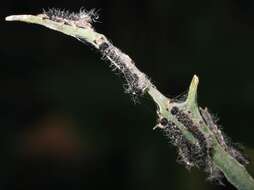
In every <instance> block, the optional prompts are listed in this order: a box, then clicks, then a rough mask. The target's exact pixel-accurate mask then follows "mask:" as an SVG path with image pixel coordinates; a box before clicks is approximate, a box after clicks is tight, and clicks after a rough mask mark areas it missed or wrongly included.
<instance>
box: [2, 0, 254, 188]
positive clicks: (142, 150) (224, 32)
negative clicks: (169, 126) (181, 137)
mask: <svg viewBox="0 0 254 190" xmlns="http://www.w3.org/2000/svg"><path fill="white" fill-rule="evenodd" d="M51 7H56V8H65V9H69V10H71V11H79V9H80V8H81V7H85V8H87V9H90V8H98V9H100V11H99V13H100V21H101V23H96V25H95V27H96V29H97V31H99V32H101V33H104V34H105V35H107V36H108V37H109V39H111V40H112V41H113V42H114V44H115V45H116V46H118V47H119V48H121V49H122V50H123V51H124V52H126V53H128V54H129V55H130V56H131V57H132V58H133V59H134V60H135V61H136V65H137V66H138V67H139V68H140V69H141V70H142V71H144V72H145V73H146V74H147V75H148V76H149V77H151V79H152V81H153V82H154V83H155V84H156V85H157V87H158V88H159V89H160V90H161V91H162V92H163V93H164V94H165V95H167V96H169V97H175V96H177V95H179V94H180V95H184V94H185V93H186V90H187V88H188V85H189V82H190V80H191V78H192V76H193V75H194V74H197V75H198V76H199V77H200V86H199V103H200V105H201V106H203V107H204V106H208V107H209V108H210V109H211V110H212V111H213V112H214V113H215V115H216V116H218V118H219V119H220V120H219V123H220V124H222V125H223V128H224V131H225V132H226V134H228V135H229V136H230V137H231V138H232V139H233V141H234V142H241V143H242V144H243V145H245V147H246V149H245V151H246V152H247V153H248V155H249V157H250V158H251V159H252V160H254V149H252V148H254V139H253V134H254V126H253V113H254V110H253V109H254V108H253V106H254V98H253V97H254V75H253V69H254V67H253V62H254V56H253V50H254V48H253V46H254V1H253V0H225V1H223V0H211V1H203V0H192V1H189V0H182V1H180V0H157V1H154V0H146V1H144V0H136V1H134V0H132V1H130V0H129V1H128V0H111V1H106V0H86V1H84V0H72V1H67V0H52V1H50V0H43V1H42V0H36V1H35V0H34V1H32V0H2V1H1V8H0V15H1V22H0V29H1V30H0V42H1V45H0V58H1V60H0V139H1V144H0V147H1V151H0V152H1V154H0V155H1V156H0V175H1V177H0V188H1V189H3V190H14V189H19V190H21V189H22V190H23V189H24V190H30V189H31V190H32V189H33V190H34V189H43V190H51V189H52V190H53V189H54V190H56V189H62V190H65V189H68V190H69V189H73V190H76V189H82V190H83V189H112V190H113V189H118V190H120V189H126V190H135V189H139V190H140V189H146V190H150V189H151V190H154V189H160V190H162V189H174V190H181V189H185V190H188V189H196V190H199V189H207V190H215V189H216V190H218V189H234V188H233V187H232V186H230V185H229V184H227V183H226V186H224V187H223V186H217V185H215V184H211V183H209V182H207V181H206V180H205V179H206V176H205V174H204V173H203V172H200V171H198V170H195V169H194V170H192V171H191V172H188V171H187V170H185V169H184V167H183V166H181V165H179V164H177V163H176V161H175V160H176V151H175V149H174V148H173V147H172V146H170V145H169V144H168V143H167V139H166V138H165V137H163V135H162V133H160V132H159V131H153V130H152V128H153V127H154V125H155V123H156V115H155V106H154V105H153V103H152V102H151V101H150V100H149V98H146V97H144V98H141V99H139V101H140V103H137V104H135V103H134V102H133V101H132V98H131V97H130V96H129V95H127V94H124V92H123V87H122V84H123V81H121V80H119V79H120V78H119V76H117V75H115V74H112V72H111V71H110V69H109V68H108V63H104V62H103V61H102V60H101V59H100V55H99V54H98V53H96V52H95V51H91V49H89V48H88V47H86V46H85V45H84V44H81V43H80V42H78V41H77V40H75V39H72V38H70V37H68V36H65V35H63V34H60V33H57V32H54V31H50V30H48V29H46V28H43V27H40V26H36V25H27V24H24V23H6V22H5V21H4V18H5V16H7V15H11V14H23V13H30V14H38V13H40V12H41V11H42V9H43V8H45V9H47V8H51ZM251 147H252V148H251ZM248 169H249V171H250V172H251V173H252V174H254V167H253V165H249V167H248Z"/></svg>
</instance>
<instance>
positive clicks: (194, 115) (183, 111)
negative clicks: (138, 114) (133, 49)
mask: <svg viewBox="0 0 254 190" xmlns="http://www.w3.org/2000/svg"><path fill="white" fill-rule="evenodd" d="M57 11H58V10H57ZM54 13H56V14H55V15H54ZM85 14H86V12H85ZM63 15H64V14H63V12H62V11H60V12H59V11H58V12H56V11H55V10H54V11H53V15H52V11H51V12H50V14H49V13H44V14H40V15H36V16H33V15H14V16H9V17H6V20H7V21H22V22H27V23H33V24H39V25H43V26H45V27H47V28H50V29H52V30H56V31H59V32H62V33H64V34H66V35H69V36H72V37H74V38H76V39H78V40H80V41H82V42H85V43H88V44H90V45H92V46H93V47H94V48H96V49H98V50H99V51H100V53H101V54H102V57H103V58H104V59H105V60H108V61H109V62H110V63H111V65H112V66H113V67H114V69H116V70H118V71H120V72H121V73H122V75H123V77H124V78H125V80H126V81H127V84H128V88H127V89H126V90H127V92H128V93H131V94H134V95H143V94H144V93H148V94H149V95H150V96H151V97H152V99H153V100H154V102H155V103H156V104H157V106H158V110H157V114H158V118H159V119H158V124H157V125H156V127H155V128H159V129H161V130H162V131H163V132H164V133H165V134H166V135H167V137H168V138H169V139H170V141H171V143H172V144H173V145H175V146H176V148H177V150H178V153H179V157H180V161H181V162H182V163H183V164H185V166H186V167H187V168H190V167H192V166H196V167H198V168H200V169H203V170H204V171H205V172H207V173H208V174H209V177H210V178H215V179H216V180H218V179H219V176H220V175H219V174H222V175H224V176H225V177H226V178H227V179H228V181H229V182H230V183H232V184H233V185H234V186H235V187H236V188H238V189H239V190H253V189H254V180H253V178H252V177H251V176H250V175H249V173H248V172H247V170H246V169H245V167H244V165H245V164H247V160H246V159H245V158H244V157H243V156H242V155H241V153H240V152H239V151H238V150H236V149H235V148H234V147H232V146H231V145H230V144H229V143H228V142H226V141H225V140H224V139H225V138H224V136H223V135H222V133H221V131H220V129H219V128H218V127H217V125H216V122H215V121H213V119H212V117H211V114H210V113H209V112H208V110H207V109H202V108H200V107H199V106H198V104H197V86H198V82H199V80H198V77H197V76H196V75H195V76H194V77H193V80H192V82H191V85H190V88H189V92H188V96H187V99H186V100H185V101H182V102H180V101H174V100H171V99H169V98H167V97H165V96H164V95H163V94H161V93H160V91H159V90H157V88H156V87H155V86H154V85H153V84H152V83H151V82H150V80H149V79H148V78H147V77H146V75H145V74H144V73H142V72H141V71H140V70H139V69H138V68H137V67H136V66H135V63H134V62H133V60H132V59H131V58H130V57H129V56H128V55H126V54H124V53H123V52H121V51H120V50H119V49H118V48H116V47H115V46H114V45H113V44H112V43H111V42H110V41H109V40H108V39H107V38H106V37H105V36H104V35H102V34H100V33H97V32H96V31H95V30H94V29H93V27H92V25H91V20H92V19H91V18H89V16H90V15H88V14H87V15H84V13H82V14H79V15H73V14H72V15H71V16H70V15H69V16H68V15H67V16H66V15H64V16H63ZM84 18H85V19H86V20H84Z"/></svg>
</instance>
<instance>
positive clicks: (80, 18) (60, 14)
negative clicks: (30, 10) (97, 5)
mask: <svg viewBox="0 0 254 190" xmlns="http://www.w3.org/2000/svg"><path fill="white" fill-rule="evenodd" d="M43 14H44V15H45V16H46V18H48V19H50V20H52V21H56V22H63V23H65V24H69V25H75V26H78V27H81V28H86V27H92V25H91V24H92V23H93V22H96V21H97V20H98V18H99V15H98V13H97V11H96V10H95V9H91V10H89V11H87V10H85V9H80V11H79V12H78V13H74V12H69V11H66V10H61V9H54V8H53V9H49V10H47V11H45V10H43Z"/></svg>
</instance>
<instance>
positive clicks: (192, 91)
mask: <svg viewBox="0 0 254 190" xmlns="http://www.w3.org/2000/svg"><path fill="white" fill-rule="evenodd" d="M198 83H199V79H198V76H197V75H194V76H193V78H192V81H191V84H190V87H189V92H188V96H187V99H186V105H187V107H189V108H191V107H192V108H194V107H196V108H197V107H198V106H197V91H198Z"/></svg>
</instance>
